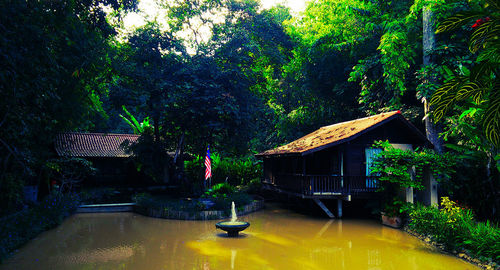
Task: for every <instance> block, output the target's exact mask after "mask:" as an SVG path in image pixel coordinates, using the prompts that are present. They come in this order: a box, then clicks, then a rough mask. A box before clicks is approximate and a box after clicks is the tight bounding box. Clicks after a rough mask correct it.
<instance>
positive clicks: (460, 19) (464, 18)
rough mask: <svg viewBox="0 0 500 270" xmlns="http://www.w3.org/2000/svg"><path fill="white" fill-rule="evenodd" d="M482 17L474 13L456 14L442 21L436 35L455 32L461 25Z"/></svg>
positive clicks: (480, 14)
mask: <svg viewBox="0 0 500 270" xmlns="http://www.w3.org/2000/svg"><path fill="white" fill-rule="evenodd" d="M481 16H482V13H479V12H474V11H466V12H460V13H457V14H455V15H453V16H451V17H449V18H448V19H446V20H444V21H443V22H442V23H440V24H439V26H438V28H437V30H436V33H443V32H448V31H452V30H455V29H457V28H459V27H461V26H462V25H464V24H466V23H468V22H470V21H471V20H472V19H475V18H479V17H481Z"/></svg>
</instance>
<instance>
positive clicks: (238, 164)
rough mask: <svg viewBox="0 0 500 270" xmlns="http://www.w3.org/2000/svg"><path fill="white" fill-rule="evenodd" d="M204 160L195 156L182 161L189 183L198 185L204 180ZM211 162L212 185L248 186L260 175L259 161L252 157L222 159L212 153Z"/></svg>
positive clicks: (260, 166)
mask: <svg viewBox="0 0 500 270" xmlns="http://www.w3.org/2000/svg"><path fill="white" fill-rule="evenodd" d="M204 160H205V158H204V157H202V156H195V157H194V158H193V160H190V161H184V167H185V172H186V176H187V177H188V179H190V181H191V182H198V183H199V182H200V181H201V180H203V179H204V175H203V173H204V171H205V165H204ZM211 160H212V177H213V180H212V182H213V183H222V182H226V181H227V182H228V183H230V184H231V185H233V186H237V185H248V184H249V183H250V181H251V180H252V179H260V177H261V175H262V165H261V161H258V160H255V158H254V157H247V158H230V157H224V158H223V157H221V155H219V154H218V153H212V155H211Z"/></svg>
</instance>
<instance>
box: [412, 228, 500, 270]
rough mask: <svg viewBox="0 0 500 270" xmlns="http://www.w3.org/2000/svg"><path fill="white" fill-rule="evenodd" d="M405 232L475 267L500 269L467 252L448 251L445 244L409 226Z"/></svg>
mask: <svg viewBox="0 0 500 270" xmlns="http://www.w3.org/2000/svg"><path fill="white" fill-rule="evenodd" d="M403 230H404V231H405V232H406V233H408V234H410V235H412V236H415V237H417V238H418V239H420V240H421V241H423V242H425V243H427V244H428V245H430V246H432V247H434V248H436V249H437V250H439V252H441V253H443V254H447V255H451V256H455V257H457V258H459V259H462V260H464V261H466V262H469V263H472V264H474V265H477V266H479V267H481V268H483V269H487V270H494V269H500V266H499V265H498V264H497V263H495V262H482V261H481V260H479V259H477V258H474V257H472V256H471V255H470V254H469V253H468V252H467V251H462V252H458V251H456V250H452V251H450V250H448V249H446V248H445V246H444V245H443V244H440V243H437V242H436V241H433V240H432V237H431V236H426V235H423V234H419V233H417V232H415V231H413V230H411V229H409V228H408V227H407V226H405V227H404V228H403Z"/></svg>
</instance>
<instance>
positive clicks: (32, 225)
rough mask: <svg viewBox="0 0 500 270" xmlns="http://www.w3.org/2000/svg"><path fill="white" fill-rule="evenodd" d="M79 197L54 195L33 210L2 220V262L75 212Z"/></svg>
mask: <svg viewBox="0 0 500 270" xmlns="http://www.w3.org/2000/svg"><path fill="white" fill-rule="evenodd" d="M79 204H80V198H79V196H77V195H75V194H73V193H68V194H61V193H54V194H51V195H49V196H47V197H46V198H45V199H44V200H43V201H41V202H40V203H38V204H36V205H34V206H33V207H32V208H26V209H23V210H21V211H19V212H17V213H15V214H12V215H8V216H5V217H2V218H1V219H0V224H1V225H0V260H2V259H4V258H5V257H7V256H8V254H9V253H10V252H12V251H13V250H14V249H16V248H18V247H19V246H21V245H22V244H24V243H26V242H27V241H29V240H30V239H32V238H34V237H35V236H37V235H38V234H39V233H41V232H43V231H45V230H48V229H50V228H53V227H55V226H57V225H59V224H61V222H62V221H63V220H64V218H66V217H67V216H69V215H70V214H71V213H73V212H74V211H75V209H76V208H77V207H78V205H79Z"/></svg>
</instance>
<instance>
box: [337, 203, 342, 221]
mask: <svg viewBox="0 0 500 270" xmlns="http://www.w3.org/2000/svg"><path fill="white" fill-rule="evenodd" d="M337 216H338V217H339V218H341V217H342V199H337Z"/></svg>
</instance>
